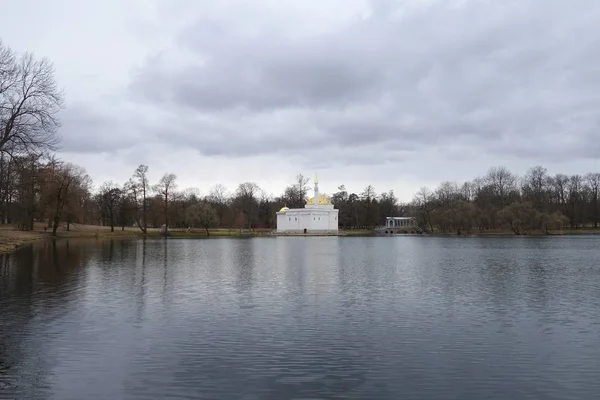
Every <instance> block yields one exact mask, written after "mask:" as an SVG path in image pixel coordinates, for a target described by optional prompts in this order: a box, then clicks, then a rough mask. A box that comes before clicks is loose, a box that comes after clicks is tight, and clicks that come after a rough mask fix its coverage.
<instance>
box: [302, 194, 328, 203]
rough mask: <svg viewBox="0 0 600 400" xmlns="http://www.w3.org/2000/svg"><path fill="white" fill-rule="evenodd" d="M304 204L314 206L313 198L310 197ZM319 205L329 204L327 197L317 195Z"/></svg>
mask: <svg viewBox="0 0 600 400" xmlns="http://www.w3.org/2000/svg"><path fill="white" fill-rule="evenodd" d="M306 204H315V198H314V197H311V198H310V199H308V201H307V202H306ZM319 204H331V201H329V198H328V197H327V196H325V195H323V194H319Z"/></svg>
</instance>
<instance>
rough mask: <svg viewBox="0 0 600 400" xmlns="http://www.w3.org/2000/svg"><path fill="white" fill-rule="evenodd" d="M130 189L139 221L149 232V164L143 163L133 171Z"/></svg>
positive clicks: (139, 224)
mask: <svg viewBox="0 0 600 400" xmlns="http://www.w3.org/2000/svg"><path fill="white" fill-rule="evenodd" d="M127 186H128V191H129V193H130V194H131V195H132V197H133V199H134V200H135V204H136V206H137V207H138V208H137V218H136V219H137V223H138V226H139V228H140V229H141V230H142V232H144V233H148V200H147V197H148V196H147V194H148V191H149V190H150V183H149V182H148V166H147V165H143V164H141V165H140V166H138V167H137V168H136V170H135V172H134V173H133V177H132V179H130V180H129V182H128V185H127ZM140 202H141V210H142V211H141V220H142V221H143V222H142V221H140V212H139V210H140Z"/></svg>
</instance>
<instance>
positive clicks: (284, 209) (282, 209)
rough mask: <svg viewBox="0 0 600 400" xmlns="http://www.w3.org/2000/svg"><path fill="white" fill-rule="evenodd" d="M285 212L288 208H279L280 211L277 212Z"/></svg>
mask: <svg viewBox="0 0 600 400" xmlns="http://www.w3.org/2000/svg"><path fill="white" fill-rule="evenodd" d="M287 210H289V208H287V207H281V210H279V212H283V211H287Z"/></svg>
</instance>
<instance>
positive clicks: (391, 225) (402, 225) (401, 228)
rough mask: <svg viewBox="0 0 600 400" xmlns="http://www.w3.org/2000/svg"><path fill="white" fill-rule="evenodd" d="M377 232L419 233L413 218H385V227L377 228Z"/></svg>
mask: <svg viewBox="0 0 600 400" xmlns="http://www.w3.org/2000/svg"><path fill="white" fill-rule="evenodd" d="M377 230H379V231H385V233H388V232H389V233H392V232H406V233H411V232H420V231H421V229H420V227H419V225H418V224H417V220H416V219H415V218H414V217H385V226H382V227H379V228H378V229H377Z"/></svg>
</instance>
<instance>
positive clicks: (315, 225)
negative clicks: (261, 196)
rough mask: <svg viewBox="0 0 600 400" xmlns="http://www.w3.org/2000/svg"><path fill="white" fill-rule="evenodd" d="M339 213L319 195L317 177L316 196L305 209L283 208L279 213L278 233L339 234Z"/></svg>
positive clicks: (324, 197)
mask: <svg viewBox="0 0 600 400" xmlns="http://www.w3.org/2000/svg"><path fill="white" fill-rule="evenodd" d="M338 212H339V210H337V209H335V208H333V204H331V202H330V201H329V199H328V198H327V197H326V196H324V195H322V194H320V193H319V180H318V179H317V178H316V177H315V188H314V196H313V197H312V198H310V199H309V200H308V201H307V202H306V205H305V206H304V208H287V207H283V208H282V209H281V210H279V211H278V212H277V233H293V234H300V233H306V234H310V233H312V234H315V233H317V234H337V233H338V226H339V225H338Z"/></svg>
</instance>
